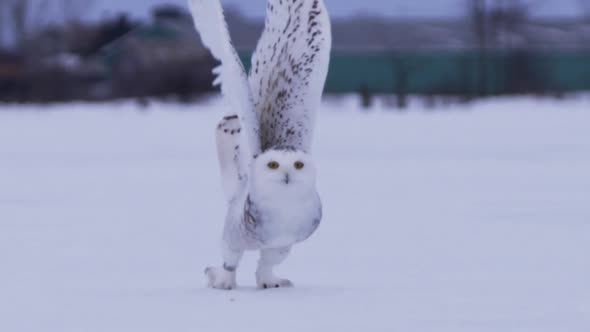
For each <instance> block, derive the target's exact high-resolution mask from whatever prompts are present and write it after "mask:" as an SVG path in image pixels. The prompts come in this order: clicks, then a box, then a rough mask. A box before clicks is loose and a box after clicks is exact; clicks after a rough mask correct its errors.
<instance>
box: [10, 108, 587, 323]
mask: <svg viewBox="0 0 590 332" xmlns="http://www.w3.org/2000/svg"><path fill="white" fill-rule="evenodd" d="M353 104H354V103H353V102H351V101H350V100H342V101H336V100H331V101H330V102H328V103H326V104H325V107H324V110H323V111H322V113H321V116H320V117H319V121H318V130H317V137H316V138H317V139H316V148H315V151H314V152H315V154H316V159H317V162H318V166H319V175H318V176H319V182H320V192H321V194H322V196H323V200H324V205H325V211H324V212H325V219H324V221H323V224H322V226H321V227H320V229H319V231H318V232H317V233H316V234H315V235H314V236H313V237H312V238H311V239H310V240H309V241H308V242H306V243H304V244H302V245H299V246H298V247H296V248H295V250H294V252H293V254H292V256H291V257H290V258H289V259H288V260H287V262H286V263H285V264H283V265H282V266H281V268H280V269H279V272H280V274H281V275H282V276H286V277H289V278H290V279H292V280H293V281H294V282H295V284H296V287H295V288H293V289H281V290H270V291H259V290H256V289H255V288H254V284H255V283H254V276H253V274H254V268H255V262H256V256H255V255H254V254H250V255H248V256H247V257H246V259H245V261H244V263H243V266H242V268H241V270H240V271H239V278H238V279H239V283H240V285H241V288H240V289H238V290H237V291H231V292H225V291H215V290H210V289H207V288H205V287H204V286H205V276H204V275H203V269H204V268H205V267H206V266H207V265H210V264H217V263H219V252H218V240H219V237H220V232H221V227H222V220H223V216H224V212H225V203H224V199H223V195H222V192H221V186H220V184H219V181H218V171H217V165H216V159H215V158H216V157H215V152H214V135H213V128H214V125H215V124H216V122H217V119H218V118H219V117H220V116H221V113H220V112H221V110H220V108H221V107H220V102H219V100H210V101H207V102H203V103H199V104H197V105H194V106H177V105H163V104H157V105H152V106H151V108H150V110H149V111H139V110H138V108H137V107H136V106H134V104H133V103H121V104H115V103H113V104H105V105H70V106H52V107H49V109H47V108H44V109H43V112H40V111H41V108H40V107H37V106H26V107H16V106H0V331H3V332H4V331H5V332H21V331H23V332H25V331H26V332H65V331H71V332H79V331H82V332H86V331H96V332H103V331H105V332H115V331H120V332H152V331H158V332H159V331H170V332H181V331H187V332H188V331H191V332H193V331H206V332H209V331H256V332H260V331H297V332H302V331H322V332H323V331H400V332H412V331H415V332H430V331H432V332H445V331H449V332H459V331H498V332H508V331H527V332H545V331H547V332H587V331H590V100H588V99H585V100H584V99H583V98H581V97H580V98H577V99H575V100H572V101H564V102H557V101H551V100H545V101H535V100H532V99H525V98H522V99H500V100H493V101H486V102H480V103H477V104H474V105H471V106H447V109H446V110H444V111H437V112H434V111H424V110H421V109H420V108H421V107H420V106H419V105H414V106H413V107H412V108H413V110H412V111H411V112H406V113H398V112H385V111H380V110H375V111H373V112H370V113H367V114H362V113H361V112H359V111H358V110H355V108H356V107H355V106H354V105H353ZM189 110H190V111H189Z"/></svg>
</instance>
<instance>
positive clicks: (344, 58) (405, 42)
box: [0, 0, 590, 108]
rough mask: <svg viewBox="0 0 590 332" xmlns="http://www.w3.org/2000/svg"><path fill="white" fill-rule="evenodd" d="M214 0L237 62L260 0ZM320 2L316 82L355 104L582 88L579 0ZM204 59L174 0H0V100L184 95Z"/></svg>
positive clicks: (199, 90) (584, 26)
mask: <svg viewBox="0 0 590 332" xmlns="http://www.w3.org/2000/svg"><path fill="white" fill-rule="evenodd" d="M223 2H224V6H225V7H226V16H227V20H228V21H229V28H230V30H231V34H232V36H233V39H234V43H235V45H236V47H237V49H238V50H239V53H240V55H241V57H242V59H243V61H244V63H245V64H246V66H247V67H248V65H249V59H250V56H251V54H252V51H253V49H254V47H255V45H256V42H257V39H258V37H259V36H260V33H261V30H262V28H263V23H264V22H263V17H264V7H265V1H264V0H249V1H239V0H226V1H223ZM326 3H327V6H328V7H329V9H330V11H331V13H332V15H333V34H334V48H333V54H332V66H331V69H330V73H329V77H328V81H327V86H326V90H327V92H328V93H332V94H350V93H355V94H359V95H360V96H361V97H362V103H363V104H364V105H365V106H370V105H371V103H372V99H373V98H372V96H374V95H382V96H383V95H385V96H386V98H387V100H388V103H389V105H390V106H391V107H392V108H405V107H406V106H407V103H408V96H409V95H422V96H426V97H427V99H426V100H429V101H430V102H431V103H433V104H434V103H435V102H436V101H437V100H439V99H443V100H446V99H448V98H455V99H457V100H464V101H469V100H473V99H475V98H478V97H482V96H496V95H514V94H535V95H548V96H554V97H558V98H563V97H566V96H567V95H568V94H569V93H574V92H579V91H584V90H590V46H589V45H590V0H536V1H532V0H528V1H527V0H440V1H427V0H416V1H412V2H408V1H399V0H372V1H369V0H365V1H344V0H326ZM214 66H215V61H214V60H213V59H212V58H211V57H210V55H209V53H208V52H207V50H205V49H204V48H203V46H202V45H201V44H200V41H199V38H198V35H197V34H196V32H195V31H194V29H193V25H192V21H191V18H190V16H189V14H188V12H187V8H186V4H185V1H184V0H176V1H159V0H143V1H141V0H129V1H116V0H0V101H4V102H63V101H71V100H91V101H103V100H111V99H120V98H137V99H138V100H148V99H152V97H155V98H175V99H178V100H180V101H190V100H192V99H193V98H194V97H196V96H199V95H201V94H203V93H207V92H210V91H211V90H212V89H213V88H212V87H211V80H212V75H211V69H212V68H213V67H214Z"/></svg>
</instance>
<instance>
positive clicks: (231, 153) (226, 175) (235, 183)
mask: <svg viewBox="0 0 590 332" xmlns="http://www.w3.org/2000/svg"><path fill="white" fill-rule="evenodd" d="M241 131H242V129H241V126H240V119H239V118H238V116H237V115H230V116H226V117H224V118H223V119H222V120H221V122H220V123H219V124H218V125H217V131H216V141H217V156H218V158H219V168H220V169H221V181H222V185H223V191H224V193H225V196H226V199H227V201H228V202H229V201H230V200H231V199H232V198H233V197H234V195H235V194H236V192H237V190H238V187H239V183H240V177H241V176H240V170H239V165H240V161H239V158H240V142H239V140H240V132H241Z"/></svg>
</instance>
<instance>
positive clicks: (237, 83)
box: [188, 0, 260, 155]
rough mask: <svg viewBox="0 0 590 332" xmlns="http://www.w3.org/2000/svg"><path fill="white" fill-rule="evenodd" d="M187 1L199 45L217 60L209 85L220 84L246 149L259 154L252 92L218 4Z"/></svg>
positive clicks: (216, 1)
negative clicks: (212, 78) (213, 77)
mask: <svg viewBox="0 0 590 332" xmlns="http://www.w3.org/2000/svg"><path fill="white" fill-rule="evenodd" d="M188 2H189V7H190V9H191V13H192V16H193V19H194V22H195V27H196V28H197V31H198V32H199V34H200V35H201V40H202V41H203V44H204V45H205V46H206V47H207V48H209V50H210V51H211V53H212V54H213V56H214V57H215V58H216V59H217V60H219V61H220V62H221V65H220V66H219V67H217V68H215V70H214V73H215V74H216V75H217V79H216V80H215V82H214V83H213V84H215V85H221V91H222V93H223V95H224V96H225V98H227V100H228V101H229V103H230V106H231V107H232V108H233V110H234V111H235V112H237V113H238V116H239V117H240V121H241V124H242V131H243V132H244V133H245V134H246V136H247V139H248V143H249V149H250V152H251V153H252V154H253V155H257V154H259V153H260V139H259V126H258V119H257V115H256V111H255V109H254V100H253V98H252V91H251V90H250V85H249V83H248V76H247V75H246V71H245V70H244V66H243V65H242V62H241V61H240V58H239V57H238V54H237V52H236V50H235V49H234V47H233V45H232V43H231V38H230V36H229V32H228V29H227V23H226V21H225V17H224V15H223V8H222V6H221V3H220V2H219V0H188Z"/></svg>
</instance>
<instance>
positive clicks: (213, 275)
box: [205, 267, 237, 290]
mask: <svg viewBox="0 0 590 332" xmlns="http://www.w3.org/2000/svg"><path fill="white" fill-rule="evenodd" d="M205 274H206V275H207V277H208V279H209V283H208V285H209V287H211V288H215V289H223V290H232V289H234V288H236V286H237V285H236V272H235V271H227V270H226V269H224V268H223V267H208V268H207V269H205Z"/></svg>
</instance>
